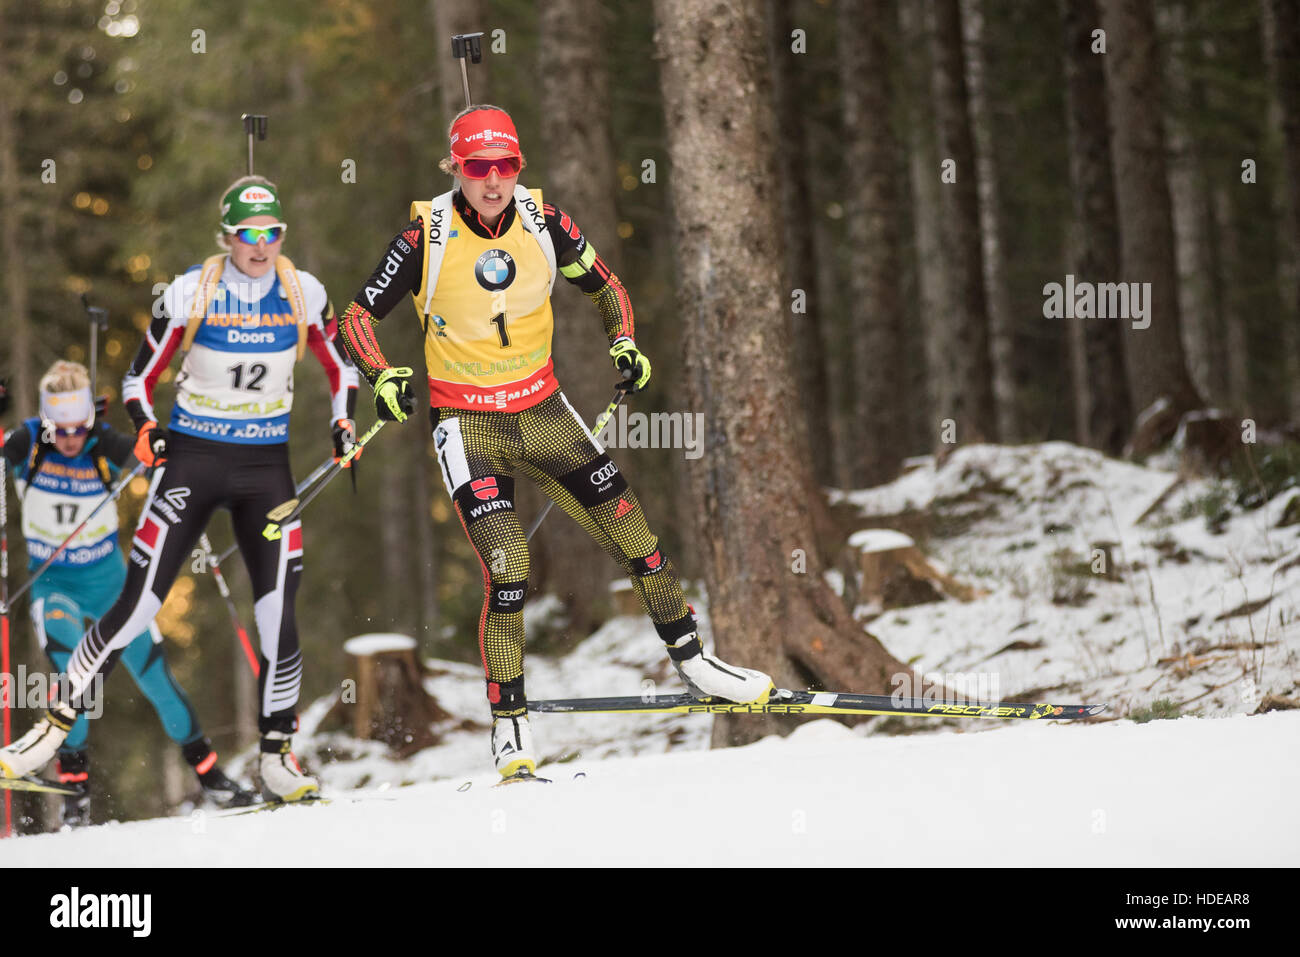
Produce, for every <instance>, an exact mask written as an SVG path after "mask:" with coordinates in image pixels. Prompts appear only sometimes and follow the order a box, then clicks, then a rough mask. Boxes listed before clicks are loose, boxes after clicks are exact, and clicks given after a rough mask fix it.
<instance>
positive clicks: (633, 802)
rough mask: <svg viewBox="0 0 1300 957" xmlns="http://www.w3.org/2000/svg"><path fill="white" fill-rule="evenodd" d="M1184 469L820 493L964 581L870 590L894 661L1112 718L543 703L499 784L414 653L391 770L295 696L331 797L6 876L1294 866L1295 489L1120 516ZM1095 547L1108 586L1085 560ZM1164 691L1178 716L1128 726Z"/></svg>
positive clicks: (994, 457) (1089, 456) (1299, 609)
mask: <svg viewBox="0 0 1300 957" xmlns="http://www.w3.org/2000/svg"><path fill="white" fill-rule="evenodd" d="M1174 478H1175V474H1174V473H1173V472H1172V471H1167V470H1162V469H1159V468H1148V467H1142V466H1138V465H1134V464H1131V463H1125V462H1118V461H1115V460H1111V459H1106V458H1105V457H1104V456H1102V455H1100V454H1098V453H1095V452H1092V451H1088V450H1085V449H1080V448H1078V447H1075V446H1072V445H1068V444H1065V443H1049V444H1046V445H1039V446H1024V447H1001V446H970V447H967V448H963V449H959V450H957V451H956V452H954V454H953V455H952V456H950V457H949V458H948V459H947V461H946V462H945V463H944V464H943V465H942V466H941V467H938V468H936V467H935V466H934V465H933V464H929V465H926V466H923V467H922V468H919V469H917V470H915V471H913V472H910V473H909V474H907V475H905V476H903V477H902V478H900V479H899V480H897V481H896V482H893V483H891V484H889V485H886V486H882V487H880V488H875V489H868V490H862V491H854V492H847V493H835V496H834V498H835V500H836V501H837V502H839V503H841V504H847V505H849V506H852V507H853V509H854V510H856V512H857V513H858V514H859V515H860V516H861V518H860V520H859V524H860V523H862V522H867V523H874V524H885V525H889V524H893V522H892V519H893V518H894V517H898V516H909V515H910V516H912V517H915V516H917V515H918V514H920V515H922V517H923V519H924V521H923V522H922V523H921V525H922V531H924V532H926V534H923V535H918V534H917V529H915V528H909V529H908V531H909V533H910V534H912V535H913V537H915V538H917V540H918V543H919V544H920V545H921V547H922V549H923V551H924V552H925V553H926V555H927V556H929V557H930V558H931V559H932V560H936V562H937V563H938V564H940V565H942V566H944V567H946V568H947V570H948V571H950V572H951V573H952V574H953V575H954V576H956V578H958V579H959V580H960V581H962V582H965V583H967V584H970V585H973V586H975V587H976V588H977V589H979V590H980V597H978V598H977V599H976V600H974V601H970V602H959V601H955V600H945V601H938V602H932V603H928V604H921V605H914V606H910V607H906V608H900V609H894V610H890V611H887V612H883V613H882V612H881V609H879V608H874V607H871V606H869V605H863V606H861V607H859V608H858V610H857V611H858V615H859V617H860V618H861V620H862V621H863V622H864V623H865V624H866V626H867V627H868V628H869V629H870V631H871V632H872V633H873V634H875V635H876V636H877V637H879V638H880V639H881V641H882V642H883V643H884V645H885V647H886V648H888V649H889V650H890V651H891V652H893V654H894V655H895V656H897V657H898V658H900V659H901V660H904V661H908V662H910V663H911V664H912V665H913V666H914V667H915V668H916V669H917V670H918V671H921V672H926V673H934V674H938V675H942V676H944V677H945V679H948V680H947V681H946V683H947V684H949V686H953V685H955V684H956V683H957V682H956V680H953V679H956V678H959V677H965V678H967V679H969V678H972V677H974V678H978V679H980V680H979V681H978V682H977V684H976V686H977V687H979V688H981V689H982V690H987V689H988V688H989V687H990V684H992V686H995V687H996V688H997V690H998V692H999V696H1000V697H1001V698H1002V699H1003V700H1009V701H1048V700H1050V701H1053V702H1057V703H1066V704H1068V703H1094V702H1104V703H1106V704H1108V705H1109V706H1110V710H1109V711H1108V713H1107V716H1106V717H1107V718H1108V719H1110V720H1107V721H1103V722H1098V723H1089V724H1082V723H1080V724H1074V725H1071V724H1066V723H1055V724H1050V723H1046V722H1032V723H1030V722H1002V721H979V720H967V721H961V722H959V721H957V720H954V719H945V720H935V719H928V718H921V719H908V720H906V721H904V720H901V719H899V720H891V722H882V721H874V722H869V723H867V724H865V725H860V726H858V727H855V728H853V729H849V728H846V727H844V726H842V725H839V724H837V723H835V722H832V721H817V722H813V723H809V724H806V725H803V726H800V727H799V728H798V729H797V730H796V731H795V732H794V733H793V734H792V735H791V736H789V737H788V738H784V739H782V738H769V739H766V740H764V741H761V742H759V743H757V744H755V745H751V746H749V747H745V748H736V749H729V750H721V751H708V750H707V748H708V741H709V734H710V730H711V729H710V723H711V719H710V718H709V717H708V716H698V715H692V716H679V715H669V716H651V715H560V714H545V715H537V716H535V717H534V719H533V724H534V731H535V735H536V738H537V744H538V747H539V751H540V753H541V755H542V756H543V765H542V767H541V769H540V772H541V773H542V774H544V775H546V776H549V777H551V778H553V779H554V781H555V783H553V784H551V785H546V786H543V785H515V786H511V787H507V788H492V787H491V786H490V785H491V784H492V783H494V782H495V775H494V773H493V772H492V770H491V758H490V754H489V746H488V734H487V726H488V725H487V717H488V716H487V713H486V707H485V705H484V701H483V675H482V670H481V669H480V668H479V667H477V666H474V665H466V664H460V663H455V662H445V661H430V662H428V665H429V668H430V676H429V677H428V678H427V679H426V688H427V689H428V690H429V692H430V693H431V694H433V695H434V696H435V697H436V698H437V700H438V703H439V704H440V705H441V706H442V707H443V708H444V709H446V710H447V711H448V712H450V714H451V718H450V719H449V720H448V721H446V722H443V724H442V725H441V726H439V727H438V728H436V729H435V730H436V731H437V732H438V733H439V735H440V737H441V741H440V743H439V744H438V745H437V746H435V747H431V748H427V749H425V750H423V751H421V752H419V753H417V754H415V755H414V756H412V757H410V758H408V759H406V760H401V761H399V760H395V759H393V758H392V757H391V756H390V755H388V754H387V753H386V750H385V748H384V747H383V746H382V745H380V744H377V743H373V742H360V741H357V740H355V739H353V738H351V737H350V736H348V735H346V734H343V733H338V732H336V733H329V734H325V733H320V732H317V731H316V726H317V724H318V723H319V722H320V720H321V718H322V717H323V715H324V714H325V712H326V711H327V710H328V708H329V706H330V704H331V702H330V701H329V700H322V701H318V702H316V703H314V704H313V705H311V706H310V707H309V708H308V709H307V710H306V712H305V713H304V716H303V732H302V733H301V734H300V735H299V736H298V738H297V741H296V743H297V746H298V752H299V755H300V756H301V757H303V758H304V759H305V761H306V762H307V763H308V765H309V766H310V767H311V768H312V769H313V770H315V771H316V772H317V773H319V774H320V776H321V778H322V781H323V783H324V785H325V787H326V790H327V792H328V793H330V794H332V795H334V796H335V797H337V798H338V800H336V801H335V802H334V803H333V804H330V805H327V806H316V807H304V808H289V809H284V810H280V811H275V812H271V813H259V814H253V815H247V816H242V817H234V818H227V817H221V816H220V815H219V813H212V812H202V811H197V812H192V813H189V814H188V815H184V814H183V815H181V816H178V817H174V818H170V819H165V820H160V821H148V822H133V823H123V824H114V825H108V826H104V827H96V828H90V829H87V830H84V831H81V832H78V833H74V834H54V835H44V836H37V837H27V838H21V839H16V840H11V841H4V842H0V866H4V865H9V864H13V865H24V864H32V865H40V864H47V865H48V864H52V863H54V864H57V863H62V862H64V861H67V860H70V859H72V858H75V859H76V860H77V861H78V862H79V863H85V864H100V865H109V864H122V865H147V864H193V865H204V866H208V865H228V864H251V865H258V864H274V863H281V862H283V861H284V860H286V859H287V860H293V861H297V862H299V863H303V864H314V865H322V866H334V865H342V864H442V865H445V864H481V865H485V866H486V865H494V866H496V865H500V864H503V863H505V864H509V863H518V864H561V865H580V864H611V865H655V864H660V865H669V864H676V865H681V864H687V865H709V866H734V865H762V864H783V863H802V864H821V865H828V864H829V865H834V864H843V865H852V864H858V865H864V864H879V863H881V862H888V863H890V864H913V865H921V864H925V865H936V864H954V865H961V866H980V865H983V866H990V865H999V864H1003V865H1011V864H1016V865H1025V864H1041V865H1050V864H1080V865H1124V866H1128V865H1157V866H1167V865H1206V866H1222V865H1251V866H1255V865H1283V864H1286V865H1294V864H1295V863H1296V862H1297V861H1300V816H1297V815H1296V814H1295V812H1294V804H1295V801H1294V796H1295V794H1296V793H1297V787H1298V786H1300V767H1298V765H1297V761H1296V755H1297V751H1298V749H1297V744H1298V743H1300V710H1292V711H1273V712H1270V713H1267V714H1252V712H1255V711H1256V710H1257V709H1258V707H1259V705H1260V702H1261V701H1264V700H1265V699H1266V697H1267V696H1275V697H1276V698H1281V699H1291V700H1295V699H1297V698H1300V626H1297V624H1296V619H1297V615H1298V613H1300V592H1298V591H1297V588H1298V586H1300V526H1290V527H1278V526H1277V523H1278V519H1279V518H1280V516H1281V514H1282V512H1283V509H1284V508H1285V506H1286V503H1287V499H1288V498H1289V497H1290V496H1291V495H1293V494H1296V492H1295V491H1294V490H1292V491H1291V492H1288V493H1284V494H1283V495H1279V496H1278V497H1277V498H1276V499H1275V500H1274V501H1272V502H1269V503H1268V504H1266V505H1265V506H1264V507H1262V508H1260V509H1257V510H1254V511H1242V510H1240V509H1236V510H1232V511H1231V512H1230V513H1228V514H1227V515H1226V517H1224V520H1223V521H1222V522H1221V523H1219V524H1216V527H1215V529H1214V530H1211V529H1210V528H1209V527H1208V523H1207V521H1206V518H1205V517H1204V513H1207V512H1212V513H1214V512H1220V511H1222V509H1216V508H1212V507H1211V506H1212V505H1213V504H1214V501H1215V498H1216V496H1218V495H1219V490H1218V489H1217V488H1216V487H1215V485H1214V483H1211V482H1206V481H1191V482H1188V483H1186V484H1184V485H1183V486H1182V487H1180V488H1178V489H1177V490H1176V491H1175V492H1174V493H1173V494H1172V495H1169V496H1168V497H1167V500H1166V501H1165V502H1164V504H1163V505H1162V506H1161V507H1160V508H1158V509H1155V510H1154V511H1152V512H1151V514H1150V515H1147V516H1146V517H1145V518H1144V519H1143V520H1142V521H1139V518H1140V517H1141V516H1143V513H1145V512H1147V511H1148V509H1149V506H1150V505H1151V504H1152V503H1153V502H1154V501H1155V500H1156V499H1157V497H1158V496H1159V495H1160V494H1161V492H1163V491H1164V490H1165V489H1166V488H1168V487H1169V485H1170V484H1171V483H1172V482H1173V480H1174ZM1219 497H1220V498H1221V496H1219ZM900 520H903V519H900ZM1101 543H1111V544H1109V545H1106V546H1104V547H1105V548H1106V549H1108V550H1109V554H1110V556H1111V559H1110V560H1111V561H1113V562H1114V563H1115V564H1114V565H1113V566H1112V570H1113V571H1115V572H1117V574H1116V575H1115V576H1114V578H1113V579H1112V578H1108V577H1107V576H1106V575H1105V574H1097V573H1095V571H1094V566H1093V562H1094V558H1095V554H1096V553H1095V552H1094V549H1095V548H1096V547H1098V546H1099V545H1100V544H1101ZM1293 566H1294V567H1293ZM828 577H830V578H831V579H832V581H833V582H834V583H836V584H838V585H839V587H841V588H842V587H843V584H844V583H843V579H842V578H837V576H836V575H834V574H832V575H830V576H828ZM695 605H696V608H697V610H698V611H699V612H700V613H701V616H702V619H703V621H704V622H705V631H706V634H707V603H705V602H702V601H699V600H695ZM552 610H553V609H552V608H551V607H550V605H549V600H548V599H543V600H541V601H539V602H532V603H530V604H529V606H528V608H527V609H526V614H527V615H528V616H530V617H532V616H539V615H545V614H548V613H549V612H550V611H552ZM647 682H649V683H651V684H652V685H653V687H649V686H648V685H647ZM646 690H654V691H664V692H672V691H679V690H681V689H680V686H679V685H678V683H677V680H676V677H675V675H673V673H672V670H671V668H670V666H669V664H668V661H667V659H666V657H665V656H664V654H663V650H662V645H661V643H660V641H659V639H658V637H657V636H656V634H655V632H654V630H653V628H652V627H651V626H650V625H649V623H648V622H646V621H645V620H644V619H643V618H640V617H636V618H626V617H620V618H615V619H613V620H611V621H610V622H608V623H607V624H606V625H605V626H604V627H602V628H601V629H600V630H599V631H597V632H596V633H595V634H593V635H592V636H591V637H590V638H588V639H587V640H586V641H585V642H583V643H582V644H581V645H579V646H578V648H577V649H576V650H575V651H573V652H572V653H571V654H569V655H567V656H565V657H564V658H562V659H549V658H546V657H543V656H540V655H533V656H530V658H529V662H528V691H529V695H530V697H533V698H543V697H577V696H584V695H617V694H630V695H635V694H640V693H642V692H643V691H646ZM836 690H860V689H836ZM1159 701H1163V702H1165V706H1164V713H1166V714H1168V713H1179V714H1182V715H1184V717H1181V718H1179V719H1177V720H1160V721H1151V722H1149V723H1137V722H1135V721H1133V720H1131V717H1139V718H1141V717H1144V716H1146V714H1145V713H1148V712H1149V710H1150V708H1151V706H1152V705H1153V704H1155V703H1157V702H1159ZM897 730H906V731H908V732H910V733H908V734H905V735H898V734H894V733H892V732H894V731H897ZM242 770H243V771H244V772H245V775H246V774H247V770H248V767H247V765H245V766H244V767H243V768H242ZM579 775H585V776H579ZM466 782H469V787H468V788H466V787H465V784H466ZM350 793H356V794H358V795H360V797H359V798H358V799H357V800H356V801H349V800H347V799H346V795H348V794H350Z"/></svg>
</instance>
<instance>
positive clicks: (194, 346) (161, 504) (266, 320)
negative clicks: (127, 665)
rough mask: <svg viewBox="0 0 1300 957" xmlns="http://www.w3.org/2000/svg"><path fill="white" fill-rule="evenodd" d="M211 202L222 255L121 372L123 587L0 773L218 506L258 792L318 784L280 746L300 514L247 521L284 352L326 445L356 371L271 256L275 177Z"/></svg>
mask: <svg viewBox="0 0 1300 957" xmlns="http://www.w3.org/2000/svg"><path fill="white" fill-rule="evenodd" d="M218 206H219V210H220V213H219V215H220V223H221V230H222V231H221V233H220V234H219V235H218V242H219V244H220V245H221V246H222V247H223V248H224V249H225V250H226V252H225V253H221V254H217V255H213V256H209V257H208V258H207V259H206V260H205V261H204V262H203V264H202V265H201V266H194V267H192V268H191V269H190V270H188V271H187V272H186V273H185V274H184V275H183V276H180V277H178V278H177V279H176V280H175V281H174V282H172V283H171V285H170V286H168V288H167V290H166V291H165V292H164V293H163V296H162V305H163V307H164V308H163V310H162V314H161V315H160V316H158V318H156V319H155V320H154V322H153V324H152V325H151V326H150V327H149V331H148V333H147V334H146V336H145V339H144V341H143V342H142V343H141V345H140V349H139V351H138V353H137V354H136V357H135V361H134V362H133V364H132V366H131V369H130V372H129V373H128V374H127V376H126V378H125V380H124V381H123V384H122V395H123V398H124V400H125V404H126V408H127V411H128V412H129V413H130V415H131V418H132V420H133V421H134V422H135V425H136V429H137V440H136V444H135V455H136V458H138V459H139V460H140V461H141V462H143V463H144V464H146V465H149V466H153V467H154V472H153V480H152V482H151V483H150V485H149V493H148V497H147V499H146V501H145V505H144V511H143V513H142V514H141V516H140V522H139V524H138V526H137V527H136V532H135V536H134V538H133V539H132V542H131V554H130V556H129V558H130V563H129V566H128V570H127V577H126V586H125V588H124V589H123V591H122V594H121V596H120V597H119V598H118V599H117V601H116V602H115V603H114V604H113V606H112V608H110V609H109V610H108V611H107V613H105V614H104V616H103V617H102V618H100V619H99V620H98V621H97V622H96V623H95V624H94V625H92V626H91V628H90V629H89V631H87V632H86V633H85V635H84V636H83V637H82V639H81V641H80V643H79V644H78V645H77V647H76V649H75V650H74V651H73V653H72V656H71V660H70V661H69V664H68V677H69V678H70V683H71V685H72V692H73V693H72V696H71V700H70V701H63V702H55V703H54V704H53V705H51V707H50V709H49V711H47V713H46V715H45V717H44V718H43V719H42V720H41V721H39V722H38V723H37V724H36V726H35V727H33V728H32V730H31V731H29V732H28V733H27V734H26V735H24V736H23V737H22V738H20V739H19V740H18V741H16V742H15V743H14V744H13V745H11V746H10V747H8V748H4V749H0V774H3V775H5V776H6V777H21V776H23V775H25V774H28V773H30V772H31V771H32V770H34V769H35V768H36V767H40V766H42V765H44V764H45V762H46V761H48V760H49V758H50V757H51V756H52V755H53V754H54V751H55V750H56V749H57V748H58V747H59V745H60V744H61V743H62V741H63V740H64V738H65V737H66V735H67V733H68V731H69V729H70V728H71V727H72V723H73V721H74V720H75V718H76V715H77V712H78V711H79V710H81V709H82V708H83V707H84V701H83V700H81V697H82V695H83V693H84V690H85V689H86V688H87V687H88V686H89V685H90V682H91V679H92V678H93V677H94V676H95V675H96V674H102V673H106V672H107V671H108V670H109V669H111V668H112V667H113V665H114V664H115V662H116V661H117V658H118V656H119V655H120V654H121V653H122V649H123V648H125V647H126V645H127V644H128V643H129V642H130V640H131V638H133V637H134V636H135V635H137V634H139V633H140V631H141V630H142V629H143V628H144V626H145V625H146V624H147V623H148V622H149V621H150V620H152V619H153V617H154V615H155V614H157V612H158V609H159V608H160V607H161V606H162V603H163V600H164V599H165V598H166V597H167V591H168V589H170V588H171V585H172V582H173V581H174V580H175V578H176V575H177V573H178V572H179V571H180V567H181V565H182V563H184V562H187V561H189V560H190V555H191V550H192V549H193V547H194V545H195V543H196V542H197V540H198V538H199V536H200V535H201V534H202V533H203V530H204V529H205V528H206V527H207V524H208V521H209V519H210V518H211V516H212V514H213V513H214V512H215V511H216V510H217V509H218V508H226V509H228V510H229V511H230V515H231V524H232V525H233V527H234V532H235V541H236V542H237V543H238V544H239V550H240V553H241V554H242V556H243V559H244V564H245V565H246V566H247V568H248V575H249V579H250V581H251V582H252V586H253V596H254V606H253V610H254V616H255V618H256V621H257V631H258V637H259V639H260V644H261V668H260V673H259V677H258V699H259V716H258V728H259V730H260V732H261V736H262V739H261V745H260V754H259V759H260V760H259V771H260V776H261V780H262V793H263V796H264V797H265V798H266V799H267V800H268V801H271V802H289V801H300V800H307V799H311V798H313V797H315V796H316V795H317V794H318V793H319V790H320V789H319V785H318V783H317V781H316V779H315V778H313V777H311V776H309V775H306V774H304V773H303V772H302V769H301V768H300V767H299V765H298V762H297V760H296V759H295V758H294V756H293V754H292V751H291V738H292V735H293V733H294V731H295V730H296V729H297V724H298V717H297V705H298V695H299V690H300V688H301V686H302V671H303V658H302V652H301V651H300V649H299V644H298V628H297V621H296V618H295V614H294V599H295V595H296V593H297V590H298V582H299V579H300V578H301V576H302V567H303V540H302V525H301V523H300V522H297V521H294V522H291V523H289V524H287V525H285V527H284V529H283V534H282V536H281V537H280V538H278V539H277V540H275V541H268V540H266V539H265V538H263V536H262V534H261V533H262V529H263V527H264V525H265V521H266V513H267V511H268V510H270V509H271V508H272V507H274V506H275V505H277V504H278V503H280V502H282V501H284V500H285V499H286V498H288V497H289V496H291V495H292V494H293V493H294V483H293V474H292V472H291V471H290V468H289V445H288V442H289V414H290V409H291V407H292V404H293V373H294V366H295V363H296V361H297V360H298V359H301V358H302V357H303V356H304V355H305V353H306V351H307V350H308V349H309V348H310V350H311V352H312V353H313V355H314V356H315V357H316V359H317V360H318V361H319V362H320V363H321V365H322V366H323V367H324V369H325V373H326V376H327V378H328V380H329V387H330V393H331V414H330V421H331V426H332V437H333V442H334V449H335V455H336V456H337V455H341V454H343V453H344V452H346V451H348V450H349V449H350V447H351V444H352V442H353V440H354V439H355V434H356V430H355V426H354V424H353V422H352V412H351V407H352V406H353V405H354V404H355V401H356V383H357V376H356V370H355V369H353V368H352V365H351V363H349V362H348V361H347V359H346V358H345V357H343V356H342V355H340V354H339V353H338V352H337V350H336V348H335V345H334V342H333V337H332V335H331V333H332V325H333V318H334V314H333V309H332V307H331V306H330V302H329V298H328V296H327V295H326V293H325V288H324V286H322V285H321V283H320V281H319V280H318V279H316V277H314V276H312V275H311V274H310V273H307V272H303V271H301V270H297V269H295V268H294V265H293V263H292V262H290V260H289V259H288V258H287V257H285V256H284V255H282V254H281V252H280V250H281V247H282V244H283V241H284V237H285V232H286V230H287V229H288V226H287V225H286V224H285V223H284V222H283V221H282V219H283V217H282V214H281V207H280V196H279V191H278V189H277V188H276V186H275V184H273V183H271V182H270V181H268V180H266V179H263V178H262V177H259V176H245V177H242V178H241V179H239V180H236V181H235V182H234V183H233V184H231V186H230V187H228V188H227V189H226V190H225V191H224V192H223V193H222V198H221V200H220V201H219V204H218ZM178 350H179V351H180V352H181V354H182V356H183V359H182V362H181V368H180V375H179V376H177V380H176V402H175V405H174V407H173V409H172V416H171V420H170V423H169V425H168V427H166V428H164V427H162V426H161V425H159V423H158V421H157V419H156V417H155V415H154V409H153V391H154V386H155V384H156V383H157V382H158V379H159V377H160V375H161V374H162V372H163V370H164V369H166V368H167V366H168V364H169V363H170V361H171V359H172V358H173V356H174V355H175V354H176V352H177V351H178Z"/></svg>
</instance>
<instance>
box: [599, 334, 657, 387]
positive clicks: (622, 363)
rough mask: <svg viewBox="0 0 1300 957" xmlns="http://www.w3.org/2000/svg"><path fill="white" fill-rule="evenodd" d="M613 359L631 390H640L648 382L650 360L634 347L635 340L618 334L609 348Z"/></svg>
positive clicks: (615, 366)
mask: <svg viewBox="0 0 1300 957" xmlns="http://www.w3.org/2000/svg"><path fill="white" fill-rule="evenodd" d="M609 354H610V356H612V357H613V359H614V368H616V369H619V370H621V371H622V372H623V377H624V378H625V379H627V380H628V381H629V382H631V383H632V391H633V392H640V391H641V390H642V389H644V388H645V387H646V386H647V385H648V384H649V382H650V360H649V359H647V358H646V357H645V355H644V354H643V353H642V352H641V350H639V349H638V348H637V347H636V342H635V341H634V340H632V339H630V338H628V337H627V336H619V337H618V338H617V339H615V340H614V346H613V348H612V349H610V350H609Z"/></svg>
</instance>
